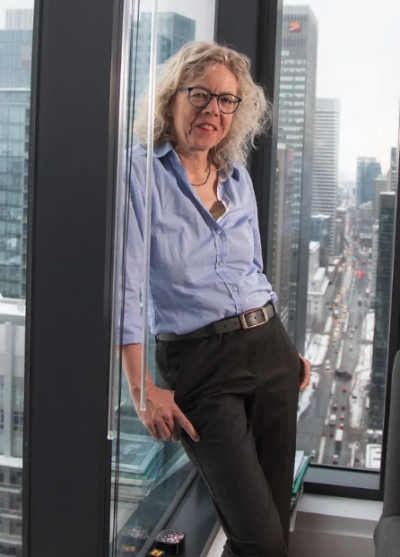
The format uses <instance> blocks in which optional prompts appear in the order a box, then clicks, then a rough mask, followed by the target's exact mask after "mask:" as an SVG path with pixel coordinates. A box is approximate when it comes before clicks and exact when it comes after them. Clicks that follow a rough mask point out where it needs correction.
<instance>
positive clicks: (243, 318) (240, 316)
mask: <svg viewBox="0 0 400 557" xmlns="http://www.w3.org/2000/svg"><path fill="white" fill-rule="evenodd" d="M258 310H261V311H262V312H263V315H264V321H261V323H255V324H254V325H248V324H247V321H246V318H245V315H247V314H248V313H253V312H254V311H258ZM239 319H240V322H241V324H242V327H243V329H254V327H259V326H260V325H264V323H266V322H267V321H268V314H267V308H265V307H264V306H263V307H260V308H255V309H249V310H247V311H244V312H243V313H240V314H239Z"/></svg>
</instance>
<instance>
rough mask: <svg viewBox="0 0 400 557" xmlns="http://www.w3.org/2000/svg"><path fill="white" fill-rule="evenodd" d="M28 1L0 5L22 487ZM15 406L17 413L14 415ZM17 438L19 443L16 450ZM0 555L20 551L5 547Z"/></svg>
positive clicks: (2, 415) (5, 281)
mask: <svg viewBox="0 0 400 557" xmlns="http://www.w3.org/2000/svg"><path fill="white" fill-rule="evenodd" d="M33 5H34V2H33V0H32V1H31V2H30V1H29V0H28V1H24V0H13V1H12V2H3V3H2V6H1V7H0V294H1V303H0V338H1V339H2V340H1V342H0V345H1V348H0V366H1V369H0V376H1V383H0V407H1V408H0V454H1V457H2V458H4V462H6V463H9V462H13V467H11V466H10V467H6V466H4V467H3V468H2V470H1V472H0V482H1V483H9V481H10V482H11V483H15V484H16V485H22V429H23V386H22V385H23V370H24V329H25V284H26V280H25V266H24V265H23V264H22V262H23V261H24V260H25V259H26V244H24V243H22V235H23V229H24V228H23V227H24V225H25V226H26V222H27V212H26V211H25V212H24V197H25V196H26V194H27V189H28V183H27V180H26V177H27V170H26V169H27V168H28V165H29V156H28V153H29V137H30V133H29V130H30V106H31V96H30V88H31V66H32V35H33ZM26 207H27V203H26V202H25V208H26ZM25 238H26V235H25ZM9 315H13V316H15V319H14V318H13V319H9V317H8V316H9ZM16 375H18V377H16ZM14 407H17V408H18V412H14V413H13V410H14ZM16 437H19V438H20V442H21V451H18V452H15V450H14V445H15V438H16ZM15 467H16V468H17V469H18V470H16V468H15ZM9 478H10V480H9ZM14 480H15V482H14ZM1 506H2V507H3V509H4V511H8V510H10V509H11V508H12V506H11V505H10V498H9V497H5V498H4V499H3V501H2V503H1ZM21 526H22V520H20V521H19V525H18V526H17V525H14V526H12V530H11V534H13V535H14V536H15V538H14V541H13V545H15V544H20V543H21ZM4 530H5V531H6V533H7V534H8V533H9V526H8V521H7V524H6V521H3V531H4ZM3 542H4V540H3ZM0 553H2V554H3V553H4V555H11V554H12V555H17V554H18V553H20V551H19V549H11V548H10V546H9V545H7V546H5V547H4V548H3V547H2V548H0Z"/></svg>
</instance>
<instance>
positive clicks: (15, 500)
mask: <svg viewBox="0 0 400 557" xmlns="http://www.w3.org/2000/svg"><path fill="white" fill-rule="evenodd" d="M24 341H25V301H24V300H18V299H7V298H0V361H1V366H0V499H1V521H0V555H15V556H20V555H22V468H23V463H22V453H23V445H22V441H23V423H24V420H23V418H24V356H25V348H24Z"/></svg>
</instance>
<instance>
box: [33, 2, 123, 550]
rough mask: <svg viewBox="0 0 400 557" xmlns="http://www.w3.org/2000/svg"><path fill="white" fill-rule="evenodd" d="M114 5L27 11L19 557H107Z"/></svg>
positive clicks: (117, 15) (117, 18)
mask: <svg viewBox="0 0 400 557" xmlns="http://www.w3.org/2000/svg"><path fill="white" fill-rule="evenodd" d="M122 7H123V0H104V1H103V2H100V3H98V4H96V10H93V2H92V1H91V0H59V1H58V2H56V3H54V2H52V1H50V0H36V1H35V13H34V37H33V56H32V86H31V114H30V117H31V126H30V140H31V143H30V149H29V154H30V158H29V163H28V164H29V178H28V199H29V203H28V249H27V304H26V308H27V310H26V330H25V337H26V340H25V352H26V358H25V402H24V416H25V419H24V455H23V464H24V466H23V532H22V539H23V555H24V556H26V557H27V556H28V555H29V557H51V556H52V555H54V554H57V555H58V557H69V556H70V555H71V554H73V555H75V556H76V557H81V556H82V557H83V556H84V555H85V556H87V557H99V555H104V556H106V555H107V556H108V554H109V520H110V482H111V442H110V441H108V440H107V417H108V387H109V373H110V371H109V362H110V357H109V356H110V344H111V333H110V331H111V328H110V325H111V313H112V303H113V291H112V265H113V229H114V215H115V210H114V204H115V173H116V169H115V167H116V152H117V137H116V130H117V126H118V118H117V117H118V105H119V90H118V89H119V87H118V84H119V73H120V63H119V56H120V48H121V29H122V13H123V10H122ZM89 31H90V41H89V40H88V37H89ZM80 93H81V94H80ZM60 106H62V110H60ZM60 130H62V132H61V131H60ZM67 154H68V155H67ZM83 154H84V156H83ZM55 185H56V187H55ZM72 214H73V218H72V217H71V216H70V215H72ZM71 241H73V242H74V249H73V250H71V249H70V246H71ZM68 246H69V248H68ZM85 246H86V247H85ZM88 254H90V264H88V260H89V258H88ZM51 261H57V265H51V264H49V262H51ZM55 300H57V302H56V304H55V303H54V301H55ZM77 501H79V504H77ZM66 529H67V530H68V531H70V532H73V535H68V531H67V533H66ZM43 540H46V543H44V541H43ZM77 540H79V541H78V542H77Z"/></svg>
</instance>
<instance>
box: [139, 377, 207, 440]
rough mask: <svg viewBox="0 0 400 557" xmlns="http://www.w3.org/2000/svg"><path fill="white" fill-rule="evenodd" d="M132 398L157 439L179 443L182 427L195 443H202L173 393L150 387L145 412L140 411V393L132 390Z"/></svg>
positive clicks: (144, 422) (142, 418) (142, 419)
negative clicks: (179, 427)
mask: <svg viewBox="0 0 400 557" xmlns="http://www.w3.org/2000/svg"><path fill="white" fill-rule="evenodd" d="M131 396H132V400H133V404H134V406H135V409H136V412H137V414H138V416H139V418H140V419H141V421H142V422H143V424H144V425H145V426H146V427H147V429H148V430H149V431H150V433H151V434H152V436H153V437H154V438H155V439H158V440H160V439H161V438H162V439H164V441H168V440H169V439H172V440H173V441H174V442H175V443H178V441H179V432H178V425H180V426H181V427H182V428H183V429H184V430H185V431H186V433H187V434H188V435H190V437H191V438H192V439H193V441H195V442H196V443H197V442H198V441H200V437H199V435H198V433H197V431H196V430H195V429H194V427H193V426H192V424H191V423H190V422H189V420H188V419H187V418H186V416H185V415H184V414H183V412H182V411H181V410H180V409H179V408H178V406H177V405H176V403H175V401H174V393H173V391H169V390H167V389H160V388H159V387H156V386H155V385H148V386H147V403H146V411H145V412H142V411H141V410H140V392H139V391H132V390H131Z"/></svg>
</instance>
